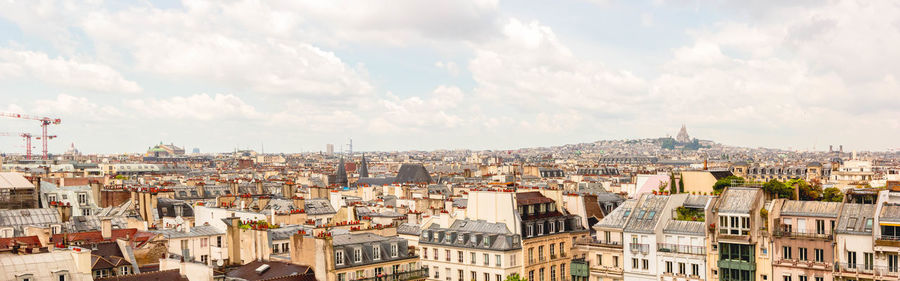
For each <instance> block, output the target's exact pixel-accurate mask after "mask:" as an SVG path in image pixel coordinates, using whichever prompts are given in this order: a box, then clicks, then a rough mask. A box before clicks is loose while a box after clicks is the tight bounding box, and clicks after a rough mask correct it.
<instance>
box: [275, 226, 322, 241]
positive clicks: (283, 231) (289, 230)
mask: <svg viewBox="0 0 900 281" xmlns="http://www.w3.org/2000/svg"><path fill="white" fill-rule="evenodd" d="M299 230H306V233H312V229H311V228H308V227H304V226H300V225H291V226H284V227H280V228H272V229H269V239H270V240H288V239H290V238H291V235H294V234H296V233H297V231H299Z"/></svg>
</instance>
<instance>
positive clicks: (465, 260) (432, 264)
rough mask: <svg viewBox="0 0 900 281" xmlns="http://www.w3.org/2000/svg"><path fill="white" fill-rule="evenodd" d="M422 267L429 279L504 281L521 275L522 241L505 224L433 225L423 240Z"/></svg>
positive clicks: (424, 232) (423, 233)
mask: <svg viewBox="0 0 900 281" xmlns="http://www.w3.org/2000/svg"><path fill="white" fill-rule="evenodd" d="M419 247H420V248H419V250H420V251H419V252H420V253H421V254H420V256H421V260H422V265H423V266H424V267H426V268H428V269H429V270H430V271H429V273H430V276H429V277H428V279H429V280H448V281H449V280H456V281H503V280H505V279H506V276H509V275H511V274H514V273H516V274H520V275H521V268H522V254H521V253H522V240H521V237H520V236H519V235H518V234H513V233H512V232H510V231H509V229H507V228H506V225H505V224H503V223H489V222H486V221H481V220H457V221H454V222H453V224H452V225H450V227H447V228H443V227H440V226H439V225H437V224H432V225H431V227H429V228H428V229H425V230H422V231H421V235H420V237H419Z"/></svg>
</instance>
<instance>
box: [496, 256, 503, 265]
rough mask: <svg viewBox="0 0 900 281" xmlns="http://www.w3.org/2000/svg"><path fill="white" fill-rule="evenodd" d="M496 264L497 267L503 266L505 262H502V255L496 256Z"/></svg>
mask: <svg viewBox="0 0 900 281" xmlns="http://www.w3.org/2000/svg"><path fill="white" fill-rule="evenodd" d="M494 264H495V265H496V266H502V265H503V262H502V260H500V255H494Z"/></svg>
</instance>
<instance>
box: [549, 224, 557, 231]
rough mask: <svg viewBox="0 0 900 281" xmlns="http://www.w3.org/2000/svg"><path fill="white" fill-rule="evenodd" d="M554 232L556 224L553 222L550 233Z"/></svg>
mask: <svg viewBox="0 0 900 281" xmlns="http://www.w3.org/2000/svg"><path fill="white" fill-rule="evenodd" d="M554 232H556V223H555V222H551V223H550V233H554Z"/></svg>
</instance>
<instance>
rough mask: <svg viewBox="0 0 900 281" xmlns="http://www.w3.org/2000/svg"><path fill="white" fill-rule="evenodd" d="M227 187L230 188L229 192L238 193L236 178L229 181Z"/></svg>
mask: <svg viewBox="0 0 900 281" xmlns="http://www.w3.org/2000/svg"><path fill="white" fill-rule="evenodd" d="M228 187H229V188H230V189H231V194H235V195H237V194H240V192H238V191H239V190H238V183H237V180H231V181H229V182H228Z"/></svg>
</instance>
